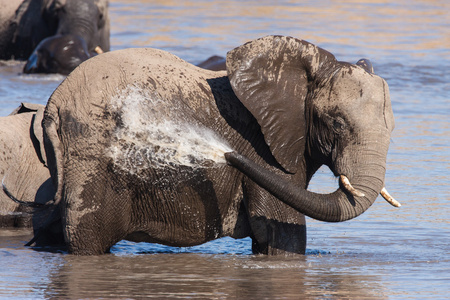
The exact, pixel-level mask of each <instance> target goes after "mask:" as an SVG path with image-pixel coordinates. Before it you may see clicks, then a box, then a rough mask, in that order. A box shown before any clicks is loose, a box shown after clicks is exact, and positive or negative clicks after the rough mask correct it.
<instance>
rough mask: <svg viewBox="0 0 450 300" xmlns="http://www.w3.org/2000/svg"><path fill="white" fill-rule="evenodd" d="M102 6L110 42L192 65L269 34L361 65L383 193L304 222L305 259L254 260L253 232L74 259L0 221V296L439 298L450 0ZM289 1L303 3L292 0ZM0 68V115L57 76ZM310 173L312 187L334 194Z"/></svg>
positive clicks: (448, 141)
mask: <svg viewBox="0 0 450 300" xmlns="http://www.w3.org/2000/svg"><path fill="white" fill-rule="evenodd" d="M180 2H181V1H148V2H146V1H121V2H119V1H112V3H111V5H110V11H111V21H112V48H113V49H123V48H127V47H156V48H160V49H164V50H168V51H170V52H172V53H174V54H176V55H178V56H180V57H181V58H184V59H186V60H188V61H190V62H193V63H198V62H200V61H202V60H203V59H206V58H207V57H208V56H210V55H213V54H218V55H225V54H226V52H227V51H228V50H229V49H232V48H233V47H236V46H238V45H240V44H242V43H244V42H245V41H247V40H249V39H253V38H257V37H261V36H264V35H267V34H282V35H292V36H295V37H299V38H303V39H306V40H308V41H310V42H313V43H315V44H318V45H320V46H322V47H323V48H325V49H327V50H329V51H330V52H332V53H333V54H335V55H336V57H337V58H338V59H339V60H344V61H350V62H356V61H357V60H358V59H359V58H361V57H366V58H369V59H371V60H372V62H373V64H374V68H375V72H376V73H378V74H379V75H381V76H382V77H383V78H385V79H386V80H387V82H388V84H389V86H390V92H391V99H392V105H393V110H394V114H395V117H396V128H395V130H394V133H393V136H392V141H391V147H390V152H389V155H388V170H387V174H386V186H387V188H388V190H389V191H390V192H391V194H393V195H394V196H395V197H396V198H397V199H398V200H399V201H400V202H401V203H402V207H401V208H394V207H391V206H389V205H388V204H387V203H386V202H384V201H383V200H382V199H378V200H377V201H376V202H375V204H374V205H373V206H372V207H371V208H370V209H369V211H367V212H366V213H365V214H363V215H362V216H360V217H358V218H356V219H354V220H351V221H348V222H344V223H340V224H334V223H322V222H318V221H314V220H311V219H308V220H307V222H308V250H307V255H306V256H304V257H298V258H289V259H286V258H269V257H264V256H253V255H252V254H251V241H250V240H249V239H248V238H247V239H243V240H232V239H228V238H226V239H221V240H217V241H214V242H211V243H208V244H205V245H201V246H198V247H191V248H172V247H164V246H160V245H155V244H145V243H139V244H134V243H130V242H126V241H123V242H120V243H119V244H117V245H116V246H114V248H113V249H112V254H111V255H103V256H94V257H75V256H71V255H67V254H65V253H49V252H38V251H35V250H33V249H30V248H26V247H24V246H23V244H24V243H25V242H26V241H27V240H28V239H29V238H30V237H31V233H30V232H29V231H27V230H0V298H8V297H11V298H55V299H56V298H63V299H67V298H72V299H78V298H144V297H153V298H178V299H179V298H194V299H199V298H200V299H229V298H237V299H246V298H248V299H277V298H279V299H309V298H318V299H448V297H449V295H450V259H449V255H450V245H449V237H450V225H449V221H448V218H449V215H450V204H449V203H448V200H449V199H450V179H449V178H450V164H449V161H450V160H449V154H450V125H449V115H450V96H449V95H450V85H449V83H450V72H449V71H448V70H450V51H449V49H450V40H449V37H450V31H449V30H450V16H449V11H450V5H449V2H448V1H445V0H441V1H439V0H437V1H425V0H424V1H406V0H404V1H400V0H397V1H384V0H371V1H362V2H359V1H347V2H343V1H302V2H301V3H302V4H298V3H297V2H294V1H276V2H275V1H264V0H263V1H237V0H231V1H182V2H181V3H183V4H180ZM299 3H300V2H299ZM22 66H23V63H16V62H8V63H1V64H0V115H1V116H4V115H7V114H8V113H9V112H10V111H11V110H13V109H14V108H15V107H16V106H17V105H18V104H19V103H20V102H21V101H28V102H35V103H43V104H45V102H46V99H47V98H48V97H49V96H50V94H51V93H52V91H53V90H54V88H56V87H57V85H58V84H59V83H60V82H61V81H62V80H63V77H62V76H59V75H51V76H45V75H44V76H41V75H32V76H26V75H21V74H20V70H21V67H22ZM336 185H337V181H336V180H335V179H334V178H332V176H331V174H330V173H329V172H328V171H327V170H325V169H321V170H320V171H319V173H318V174H317V175H316V176H315V178H313V183H312V185H311V189H312V190H315V191H320V192H327V191H332V190H334V189H335V187H336Z"/></svg>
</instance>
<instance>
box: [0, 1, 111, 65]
mask: <svg viewBox="0 0 450 300" xmlns="http://www.w3.org/2000/svg"><path fill="white" fill-rule="evenodd" d="M0 6H1V7H2V11H0V59H11V58H14V59H18V60H25V59H27V60H28V61H27V63H26V65H25V67H24V72H25V73H61V74H69V73H70V72H71V71H72V70H73V69H74V68H75V67H77V66H78V65H79V64H80V63H81V62H83V61H85V60H87V59H88V58H90V57H92V56H94V55H96V54H98V53H102V52H103V51H109V48H110V44H109V35H110V33H109V31H110V29H109V17H108V1H107V0H78V1H75V0H25V1H21V0H20V1H19V0H0Z"/></svg>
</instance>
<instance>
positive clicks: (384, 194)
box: [380, 187, 402, 207]
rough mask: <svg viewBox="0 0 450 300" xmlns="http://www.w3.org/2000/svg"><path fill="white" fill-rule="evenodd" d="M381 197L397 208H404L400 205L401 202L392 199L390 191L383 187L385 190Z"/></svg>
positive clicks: (382, 191)
mask: <svg viewBox="0 0 450 300" xmlns="http://www.w3.org/2000/svg"><path fill="white" fill-rule="evenodd" d="M380 194H381V196H382V197H383V198H384V200H386V201H387V202H388V203H389V204H390V205H392V206H395V207H400V206H402V205H401V204H400V202H398V201H397V200H395V199H394V197H392V196H391V195H390V194H389V193H388V191H387V190H386V188H385V187H383V189H382V190H381V192H380Z"/></svg>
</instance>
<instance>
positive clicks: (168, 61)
mask: <svg viewBox="0 0 450 300" xmlns="http://www.w3.org/2000/svg"><path fill="white" fill-rule="evenodd" d="M256 54H257V55H256ZM87 83H89V84H87ZM43 128H44V136H45V139H44V140H45V149H46V155H47V160H48V164H49V169H50V172H51V176H52V179H53V182H54V184H55V186H56V187H57V188H56V195H55V199H54V206H55V209H58V210H60V211H61V214H62V223H63V230H64V238H65V242H66V245H67V247H68V251H69V252H70V253H74V254H80V255H81V254H86V255H88V254H101V253H105V252H107V251H108V250H109V248H110V247H111V246H112V245H114V244H115V243H117V242H118V241H120V240H122V239H128V240H132V241H145V242H156V243H162V244H166V245H172V246H191V245H197V244H201V243H204V242H207V241H210V240H212V239H216V238H220V237H224V236H231V237H234V238H242V237H246V236H250V237H251V238H252V241H253V251H254V253H264V254H269V255H289V254H293V253H300V254H303V253H304V252H305V247H306V225H305V214H306V215H308V216H310V217H312V218H315V219H319V220H323V221H330V222H338V221H344V220H349V219H352V218H355V217H357V216H358V215H360V214H361V213H363V212H364V211H366V210H367V209H368V208H369V207H370V206H371V204H372V203H373V202H374V201H375V199H376V198H377V196H378V194H380V192H381V191H382V190H383V187H384V175H385V170H386V155H387V151H388V146H389V140H390V134H391V131H392V130H393V128H394V117H393V113H392V109H391V102H390V98H389V90H388V85H387V83H386V82H385V81H384V80H383V79H382V78H380V77H379V76H376V75H374V74H372V73H371V72H368V71H367V70H366V68H363V67H361V66H359V65H354V64H350V63H345V62H340V61H337V60H336V59H335V57H334V56H333V55H332V54H331V53H329V52H327V51H325V50H323V49H321V48H319V47H317V46H315V45H313V44H310V43H308V42H306V41H303V40H299V39H296V38H292V37H284V36H267V37H264V38H261V39H257V40H254V41H251V42H249V43H247V44H245V45H243V46H240V47H238V48H236V49H234V50H232V51H230V52H229V53H228V54H227V72H213V71H208V70H204V69H201V68H198V67H195V66H193V65H191V64H189V63H187V62H185V61H183V60H181V59H179V58H178V57H176V56H174V55H171V54H169V53H167V52H164V51H160V50H155V49H127V50H120V51H114V52H110V53H107V54H104V55H100V56H97V57H95V58H93V59H90V60H88V61H86V62H85V63H83V64H82V65H80V67H79V68H77V69H76V70H75V71H74V72H72V73H71V74H70V75H69V76H68V78H67V79H66V80H65V81H64V82H63V83H62V84H61V85H60V86H59V87H58V88H57V89H56V90H55V92H54V93H53V95H52V96H51V97H50V99H49V101H48V104H47V107H46V111H45V116H44V120H43ZM186 128H188V129H186ZM199 128H200V129H202V130H203V131H202V130H200V129H199ZM199 132H200V133H199ZM187 136H198V137H205V138H206V137H210V136H214V137H216V138H217V139H216V138H214V139H213V140H214V141H216V140H219V141H223V142H224V143H225V144H227V145H228V146H226V147H224V148H222V151H223V152H226V154H225V157H226V158H227V160H228V164H226V163H225V160H223V163H221V162H220V159H219V161H218V162H215V161H214V160H212V159H211V158H205V157H203V158H202V156H201V155H200V153H199V150H200V145H201V143H200V142H199V140H198V139H192V140H188V142H187V143H186V145H184V146H186V147H188V149H190V150H188V151H186V152H187V154H185V157H184V156H183V148H182V147H181V146H177V147H172V146H173V144H175V145H177V143H179V142H180V141H182V140H184V139H186V138H187ZM215 143H216V142H214V144H215ZM219 144H220V143H219ZM208 145H209V144H208ZM211 145H213V144H211ZM184 146H183V147H184ZM211 147H212V146H208V147H206V148H208V149H209V148H211ZM223 152H222V159H223ZM219 156H220V155H219ZM207 157H209V156H207ZM321 165H327V166H328V167H329V168H330V169H331V170H332V172H333V173H334V174H335V175H336V176H337V177H339V178H340V181H339V188H338V189H337V190H336V192H334V193H331V194H329V195H322V194H317V193H312V192H309V191H307V190H306V189H307V186H308V183H309V181H310V179H311V177H312V176H313V174H314V173H315V172H316V171H317V170H318V168H319V167H320V166H321ZM280 200H281V201H280Z"/></svg>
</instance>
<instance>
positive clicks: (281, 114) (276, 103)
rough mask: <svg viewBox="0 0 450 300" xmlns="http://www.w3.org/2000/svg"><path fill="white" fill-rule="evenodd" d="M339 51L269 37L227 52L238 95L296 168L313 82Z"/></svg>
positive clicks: (276, 152)
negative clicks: (309, 87)
mask: <svg viewBox="0 0 450 300" xmlns="http://www.w3.org/2000/svg"><path fill="white" fill-rule="evenodd" d="M325 60H331V61H335V58H334V56H333V55H332V54H331V53H329V52H326V51H324V50H322V49H320V48H318V47H316V46H314V45H312V44H310V43H308V42H306V41H302V40H299V39H296V38H292V37H284V36H267V37H263V38H260V39H257V40H254V41H251V42H248V43H246V44H244V45H242V46H240V47H237V48H235V49H233V50H231V51H230V52H228V54H227V59H226V64H227V72H228V77H229V80H230V83H231V86H232V88H233V91H234V92H235V94H236V96H237V97H238V98H239V100H240V101H241V102H242V103H243V104H244V106H245V107H246V108H247V109H248V110H249V111H250V112H251V113H252V115H253V116H254V117H255V118H256V120H257V121H258V124H259V125H260V126H261V131H262V133H263V135H264V139H265V141H266V143H267V144H268V145H269V147H270V150H271V151H272V154H273V156H274V157H275V159H276V160H277V161H278V163H280V165H281V166H282V167H283V168H284V169H285V170H286V171H288V172H290V173H296V172H297V170H298V165H299V161H300V159H301V158H302V156H303V155H304V152H305V147H306V129H307V124H306V120H305V99H306V96H307V94H308V84H309V82H310V81H311V80H313V78H314V77H315V73H316V71H317V70H318V69H319V68H320V67H321V66H322V65H323V63H324V61H325Z"/></svg>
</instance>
